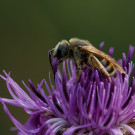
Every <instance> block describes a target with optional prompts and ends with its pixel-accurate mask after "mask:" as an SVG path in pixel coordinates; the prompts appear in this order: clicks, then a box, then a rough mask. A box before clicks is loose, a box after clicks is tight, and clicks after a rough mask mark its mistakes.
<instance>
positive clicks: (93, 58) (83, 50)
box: [50, 38, 125, 81]
mask: <svg viewBox="0 0 135 135" xmlns="http://www.w3.org/2000/svg"><path fill="white" fill-rule="evenodd" d="M51 56H53V57H54V58H57V59H58V64H59V63H61V62H62V61H63V60H65V59H72V60H73V61H74V63H75V66H76V75H77V80H79V76H80V74H81V72H82V71H83V70H84V68H85V67H86V66H88V67H90V68H96V69H97V70H98V71H99V72H100V73H102V74H103V75H105V76H106V77H107V78H108V80H109V81H110V76H111V75H112V76H113V77H116V71H117V70H118V71H119V72H120V73H124V74H125V70H124V69H123V68H122V67H121V65H119V64H118V62H117V61H116V60H115V59H113V58H112V57H110V56H109V55H107V54H106V53H104V52H102V51H100V50H98V49H97V48H95V47H94V46H93V45H92V44H90V43H89V41H87V40H81V39H78V38H71V39H70V40H69V42H68V41H67V40H62V41H61V42H59V43H58V44H57V45H56V46H55V48H53V49H52V50H50V57H51ZM51 65H52V63H51Z"/></svg>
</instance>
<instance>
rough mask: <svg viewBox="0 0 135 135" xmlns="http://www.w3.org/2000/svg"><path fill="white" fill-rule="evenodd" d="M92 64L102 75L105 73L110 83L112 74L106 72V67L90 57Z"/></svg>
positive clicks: (92, 56) (93, 57)
mask: <svg viewBox="0 0 135 135" xmlns="http://www.w3.org/2000/svg"><path fill="white" fill-rule="evenodd" d="M89 60H90V63H91V64H92V65H93V66H94V67H95V68H97V69H98V70H99V71H100V72H101V73H103V74H104V75H105V76H107V79H108V81H109V82H110V74H109V73H108V72H107V71H106V69H105V68H104V66H103V65H102V64H101V62H100V61H99V60H98V59H97V58H96V57H95V56H94V55H91V56H90V57H89Z"/></svg>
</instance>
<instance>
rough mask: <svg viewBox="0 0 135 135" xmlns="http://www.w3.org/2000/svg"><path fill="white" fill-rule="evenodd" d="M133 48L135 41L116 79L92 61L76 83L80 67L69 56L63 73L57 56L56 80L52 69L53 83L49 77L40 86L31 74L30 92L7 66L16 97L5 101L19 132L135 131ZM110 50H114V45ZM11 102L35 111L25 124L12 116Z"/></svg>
mask: <svg viewBox="0 0 135 135" xmlns="http://www.w3.org/2000/svg"><path fill="white" fill-rule="evenodd" d="M102 48H103V43H102V44H101V46H100V49H102ZM133 51H134V47H133V46H130V47H129V53H128V57H126V55H125V54H124V53H123V59H121V60H119V63H120V64H121V65H122V66H123V68H124V69H125V71H126V74H125V75H122V74H121V73H119V72H117V77H116V79H114V78H113V77H112V78H111V82H108V80H107V78H105V77H103V76H102V75H101V74H100V73H99V72H98V71H97V70H96V69H94V70H91V69H89V68H88V67H86V68H85V69H84V72H82V74H81V76H80V80H79V82H77V83H75V84H74V82H75V81H76V68H75V66H74V65H73V63H72V61H69V60H67V64H66V62H63V71H62V74H60V72H59V71H58V70H57V61H55V63H54V65H53V67H52V69H53V71H54V73H55V86H53V84H52V83H51V79H50V74H49V80H50V87H51V88H49V86H48V84H47V82H46V80H42V81H41V83H40V84H38V85H37V87H35V86H34V85H33V84H32V82H31V80H29V81H28V82H29V86H30V88H29V87H28V86H27V85H26V84H25V83H24V82H23V84H24V86H25V88H26V90H27V92H28V93H29V95H30V96H28V94H27V93H26V92H25V91H24V90H23V89H22V88H21V87H20V86H19V85H18V84H17V83H16V82H14V81H13V80H12V78H11V77H10V73H9V74H7V73H6V72H5V71H4V74H5V77H4V76H2V75H0V77H1V78H2V79H4V80H5V81H6V85H7V88H8V91H9V93H10V94H11V96H12V99H7V98H0V102H1V103H2V104H3V107H4V110H5V112H6V113H7V114H8V116H9V117H10V119H11V120H12V121H13V123H14V125H15V126H16V130H18V135H55V134H56V135H61V134H62V135H107V134H108V135H123V134H129V133H131V134H133V135H135V130H134V128H135V123H134V122H135V120H134V118H135V73H133V75H132V74H131V73H132V72H133V69H134V65H133V63H132V61H131V57H132V54H133ZM109 55H110V56H112V55H113V48H111V49H110V51H109ZM50 60H52V59H50ZM65 64H66V65H67V66H66V65H65ZM66 69H67V71H66ZM129 80H131V82H130V81H129ZM43 85H45V86H46V89H45V90H43ZM45 91H48V94H46V93H45ZM6 104H10V105H13V106H17V107H21V108H23V109H24V110H25V112H26V113H27V114H29V115H30V116H29V119H28V120H27V122H26V123H25V125H22V124H21V123H20V122H19V121H18V120H16V119H15V118H14V117H13V116H12V114H11V113H10V111H9V110H8V108H7V106H6Z"/></svg>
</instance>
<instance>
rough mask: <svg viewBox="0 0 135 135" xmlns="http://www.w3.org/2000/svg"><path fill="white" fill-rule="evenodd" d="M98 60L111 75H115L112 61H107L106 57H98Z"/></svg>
mask: <svg viewBox="0 0 135 135" xmlns="http://www.w3.org/2000/svg"><path fill="white" fill-rule="evenodd" d="M99 61H100V62H101V64H102V65H103V66H104V67H105V69H106V71H107V72H108V73H109V74H110V75H112V76H113V77H116V69H115V67H114V66H113V64H112V63H110V62H109V61H107V60H106V59H102V58H99Z"/></svg>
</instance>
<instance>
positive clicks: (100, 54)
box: [79, 44, 125, 73]
mask: <svg viewBox="0 0 135 135" xmlns="http://www.w3.org/2000/svg"><path fill="white" fill-rule="evenodd" d="M79 48H80V49H81V50H82V51H84V52H87V53H92V54H94V55H95V56H98V57H100V58H103V59H106V60H107V61H109V62H110V63H112V64H113V65H114V67H115V68H116V69H117V70H118V71H120V72H121V73H125V70H124V69H123V68H122V67H121V65H119V63H118V62H117V61H116V60H115V59H113V58H112V57H110V56H109V55H107V54H106V53H104V52H102V51H100V50H98V49H97V48H95V47H94V46H92V45H91V44H89V45H87V46H79Z"/></svg>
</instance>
